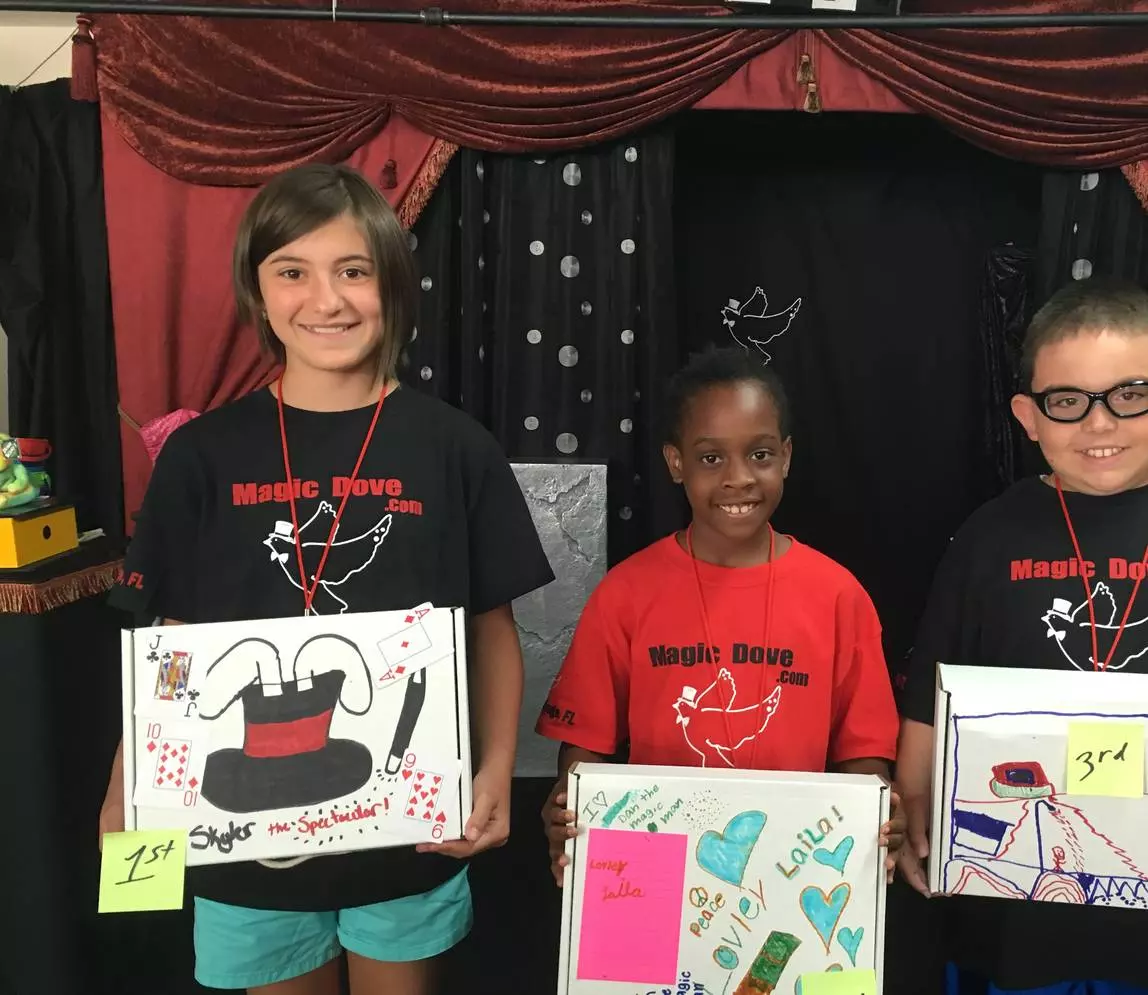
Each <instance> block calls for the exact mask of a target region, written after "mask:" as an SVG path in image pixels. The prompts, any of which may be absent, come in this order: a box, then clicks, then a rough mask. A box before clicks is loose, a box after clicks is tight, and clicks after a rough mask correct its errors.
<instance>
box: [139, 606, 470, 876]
mask: <svg viewBox="0 0 1148 995" xmlns="http://www.w3.org/2000/svg"><path fill="white" fill-rule="evenodd" d="M123 650H124V655H123V670H124V782H125V799H126V800H127V802H128V804H127V805H126V806H125V810H126V812H125V814H126V821H127V826H126V828H128V829H165V830H167V829H186V830H187V832H188V850H187V863H188V864H189V865H196V864H209V863H227V862H236V861H245V860H264V859H274V858H286V857H300V856H312V855H316V854H320V853H332V852H335V853H338V852H347V851H352V850H364V849H376V848H382V847H389V846H402V845H409V844H413V843H421V842H442V841H446V840H451V839H459V838H461V837H462V835H463V827H464V825H465V821H466V819H467V818H469V816H470V811H471V761H470V731H469V721H468V704H467V686H466V635H465V627H464V619H463V612H462V610H461V609H450V608H433V607H432V606H430V605H421V606H419V607H417V608H412V609H410V610H409V611H394V612H369V613H348V614H344V615H339V616H311V617H299V618H287V619H270V620H262V621H247V622H225V623H215V624H205V625H176V626H156V627H151V628H141V629H136V630H133V631H130V632H125V633H124V635H123Z"/></svg>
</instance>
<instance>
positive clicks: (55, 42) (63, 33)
mask: <svg viewBox="0 0 1148 995" xmlns="http://www.w3.org/2000/svg"><path fill="white" fill-rule="evenodd" d="M75 24H76V17H75V15H74V14H16V13H9V12H7V11H0V86H16V85H17V84H18V83H24V84H28V83H46V82H48V81H49V80H53V79H59V78H60V77H61V76H70V75H71V72H72V46H71V44H69V43H68V39H69V38H70V37H71V34H72V31H73V29H74V28H75ZM61 43H63V44H62V47H61V48H60V50H59V51H57V52H55V54H54V55H52V54H51V53H52V52H53V51H55V49H56V48H57V46H60V45H61ZM49 56H50V57H49ZM45 59H47V62H44V65H43V66H40V63H41V62H43V61H44V60H45ZM37 66H40V68H39V69H37V68H36V67H37ZM33 70H35V72H33ZM29 73H31V74H32V75H31V76H29ZM3 331H4V330H3V329H2V328H0V432H6V431H8V339H7V337H6V336H5V335H4V334H3Z"/></svg>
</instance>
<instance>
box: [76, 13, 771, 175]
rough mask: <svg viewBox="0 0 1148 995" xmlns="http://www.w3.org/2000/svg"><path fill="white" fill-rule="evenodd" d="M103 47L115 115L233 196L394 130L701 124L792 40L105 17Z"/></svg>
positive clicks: (520, 139) (486, 136)
mask: <svg viewBox="0 0 1148 995" xmlns="http://www.w3.org/2000/svg"><path fill="white" fill-rule="evenodd" d="M351 2H355V0H351ZM389 5H390V6H392V7H394V8H396V9H403V8H406V9H410V10H417V9H420V8H422V7H424V6H425V4H424V3H423V2H422V0H391V3H390V4H389ZM344 6H346V5H344ZM450 6H451V9H452V11H459V12H462V11H465V10H483V11H490V10H491V9H505V10H507V11H530V10H534V11H539V12H561V13H573V12H578V11H610V12H616V13H620V14H626V13H630V14H634V13H642V12H645V13H661V14H677V15H683V14H696V15H699V17H700V18H701V17H704V16H705V15H707V14H721V13H723V12H725V10H724V8H722V7H720V6H706V5H699V4H696V3H689V2H682V3H672V2H665V3H662V2H653V0H651V2H640V0H639V2H631V3H623V2H618V0H582V2H579V3H571V2H568V0H458V2H452V3H451V5H450ZM94 32H95V37H96V45H97V49H98V54H99V58H98V64H99V93H100V99H101V101H102V102H103V104H104V106H105V107H106V108H107V112H108V114H109V115H110V116H111V118H112V120H113V121H114V122H115V124H116V126H117V127H118V129H119V131H120V132H121V134H123V136H124V137H125V138H126V140H127V141H128V143H129V144H130V145H131V146H132V147H133V148H135V149H136V150H137V151H139V152H140V153H141V154H142V155H143V156H144V157H145V158H147V159H148V160H149V161H151V162H153V163H155V164H156V165H157V166H159V167H160V168H161V169H163V170H165V171H166V172H169V173H170V174H171V175H173V176H178V177H180V178H181V179H186V180H191V181H193V182H196V183H216V184H252V183H257V182H259V181H260V180H262V179H264V178H265V177H266V176H268V175H269V174H271V173H273V172H276V171H278V170H279V169H282V168H283V167H285V166H289V165H292V164H296V163H300V162H304V161H307V160H310V159H315V158H321V159H326V160H337V159H340V158H343V157H345V156H346V155H348V154H350V153H351V152H352V151H353V150H354V149H357V148H358V147H359V146H360V145H361V144H362V143H363V142H364V141H365V140H366V139H367V138H369V137H370V136H371V135H373V134H375V133H376V132H377V131H378V130H379V128H381V127H382V126H383V124H384V123H385V122H386V121H387V120H388V118H389V115H390V114H392V113H397V114H400V115H401V116H403V117H404V118H406V119H407V120H408V121H410V122H411V123H413V124H415V125H417V126H418V127H420V128H422V129H423V130H424V131H426V132H428V133H430V134H433V135H438V136H440V137H442V138H446V139H448V140H450V141H452V142H455V143H456V144H459V145H466V146H469V147H471V148H476V149H486V150H495V151H506V152H510V151H526V150H546V149H557V148H563V147H570V146H577V145H586V144H592V143H596V142H600V141H605V140H607V139H610V138H615V137H618V136H620V135H623V134H626V133H628V132H631V131H633V130H635V129H636V128H639V127H641V126H642V125H643V124H646V123H648V122H650V121H653V120H656V119H658V118H662V117H665V116H667V115H669V114H672V113H673V112H674V111H677V110H681V109H683V108H686V107H689V106H690V105H692V104H693V103H695V102H696V101H697V100H698V99H699V98H700V97H701V96H703V95H704V94H705V93H707V92H708V91H709V90H711V89H712V88H713V87H715V86H717V85H718V84H719V83H720V82H721V81H722V80H723V79H724V78H725V77H727V76H728V75H729V74H730V73H732V72H733V71H734V70H735V69H736V68H737V67H738V66H739V65H741V64H742V63H743V62H745V61H746V60H747V59H750V58H752V57H753V56H754V55H756V54H757V53H759V52H762V51H764V50H766V49H768V48H769V47H770V46H772V45H773V44H775V43H777V42H778V41H780V40H781V39H782V38H783V37H784V36H785V33H784V32H780V31H733V32H730V31H705V30H699V31H694V32H683V31H677V32H672V31H665V30H662V31H654V30H633V29H630V30H614V29H580V30H561V31H557V30H554V29H539V28H527V27H513V28H505V29H499V30H477V29H459V28H445V29H441V28H427V27H421V26H405V25H383V24H377V23H362V22H359V23H355V22H349V21H348V22H342V23H327V22H324V21H305V22H302V21H300V22H285V21H269V22H259V21H252V20H245V19H243V20H239V19H234V20H229V19H222V18H221V19H216V20H207V19H204V18H185V17H180V18H173V17H146V16H144V17H141V16H113V15H100V16H99V17H97V18H96V19H95V28H94Z"/></svg>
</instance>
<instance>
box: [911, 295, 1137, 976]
mask: <svg viewBox="0 0 1148 995" xmlns="http://www.w3.org/2000/svg"><path fill="white" fill-rule="evenodd" d="M1021 388H1022V389H1021V392H1019V393H1018V394H1017V395H1016V396H1015V397H1014V398H1013V400H1012V411H1013V414H1014V416H1015V417H1016V419H1017V421H1018V422H1020V424H1021V425H1022V426H1023V427H1024V430H1025V432H1026V433H1027V435H1028V437H1029V438H1030V439H1032V440H1033V441H1034V442H1036V443H1037V444H1038V445H1039V446H1040V449H1041V452H1042V454H1043V455H1044V458H1045V460H1046V462H1047V463H1048V466H1049V468H1050V471H1051V472H1050V473H1048V474H1045V475H1042V476H1040V477H1032V478H1029V479H1025V480H1022V481H1020V482H1019V483H1017V484H1015V485H1014V486H1013V487H1011V488H1010V489H1009V490H1008V491H1006V492H1005V493H1004V494H1002V495H1001V496H1000V497H998V498H996V499H995V500H993V501H990V502H989V503H988V504H986V505H985V506H984V507H982V508H980V509H979V510H978V511H977V512H975V513H974V514H973V516H972V517H971V518H970V519H969V520H968V521H967V522H966V523H965V525H964V526H963V527H962V528H961V529H960V531H959V532H958V533H957V535H956V537H955V538H954V539H953V541H952V543H951V544H950V546H949V549H948V551H947V552H946V554H945V557H944V559H943V560H942V562H941V565H940V567H939V569H938V572H937V575H936V578H935V580H934V584H933V588H932V592H931V594H930V598H929V603H928V605H927V607H926V610H925V614H924V617H923V618H922V621H921V625H920V629H919V632H918V637H917V643H916V646H915V648H914V650H913V652H912V654H911V655H910V659H909V661H908V665H907V670H906V673H905V674H904V675H903V685H902V692H901V703H900V704H901V715H902V724H901V737H900V743H899V747H898V752H897V785H898V790H899V791H900V794H901V797H902V802H903V805H904V807H905V810H906V814H907V817H908V821H909V840H908V842H907V843H906V845H905V846H904V847H903V848H902V850H901V856H900V867H901V871H902V873H903V875H904V877H905V878H906V880H908V881H909V883H910V884H912V885H913V887H915V888H916V889H917V890H918V891H920V892H921V893H922V894H925V895H928V894H929V891H928V883H927V879H926V875H925V871H924V858H925V857H927V855H928V852H929V843H928V839H927V831H928V825H927V819H928V813H929V797H930V791H931V784H930V781H931V776H932V754H933V727H932V723H933V702H934V694H935V682H936V665H937V663H938V662H941V663H953V664H968V665H974V666H1001V667H1029V668H1038V669H1056V668H1069V669H1076V670H1081V671H1091V670H1114V671H1123V672H1138V673H1143V672H1148V590H1145V591H1144V592H1141V591H1140V586H1141V585H1140V582H1141V579H1142V578H1143V576H1144V573H1145V564H1146V561H1148V418H1145V417H1142V416H1144V415H1145V414H1148V293H1146V292H1145V291H1144V290H1143V289H1141V288H1139V287H1137V286H1134V285H1130V284H1122V283H1115V282H1108V281H1097V280H1092V281H1082V282H1079V283H1073V284H1071V285H1070V286H1068V287H1065V288H1064V289H1063V290H1061V291H1060V292H1059V293H1057V294H1056V295H1055V296H1054V297H1053V298H1052V299H1051V300H1050V301H1049V302H1048V303H1047V304H1046V305H1045V306H1044V307H1043V308H1042V309H1041V310H1040V311H1039V312H1038V314H1037V315H1036V317H1035V318H1034V319H1033V321H1032V324H1031V325H1030V327H1029V329H1028V334H1027V336H1026V339H1025V344H1024V351H1023V356H1022V361H1021ZM1034 679H1035V678H1034ZM1084 870H1085V871H1087V868H1084ZM1134 904H1135V903H1134ZM945 911H946V912H947V913H948V915H950V916H951V917H952V926H953V929H952V931H951V932H950V934H949V935H950V937H951V940H952V943H951V945H952V947H953V951H954V959H955V961H956V964H954V965H952V967H951V970H950V983H949V989H948V995H957V993H960V995H982V993H985V995H996V993H1004V992H1026V993H1036V992H1040V993H1041V995H1148V987H1146V986H1148V944H1146V943H1144V942H1143V941H1142V940H1141V939H1140V936H1141V935H1142V934H1143V932H1144V930H1145V928H1146V927H1148V914H1146V913H1145V911H1144V910H1143V908H1142V907H1141V911H1140V913H1139V914H1137V912H1136V911H1134V909H1130V908H1128V907H1125V903H1119V904H1118V907H1115V908H1110V907H1101V906H1092V907H1087V906H1080V905H1063V904H1053V903H1050V902H1035V901H1032V902H1022V901H1010V900H1003V899H1000V898H974V897H967V896H961V897H958V898H955V899H953V901H952V903H951V905H947V906H946V910H945ZM1099 979H1103V980H1099Z"/></svg>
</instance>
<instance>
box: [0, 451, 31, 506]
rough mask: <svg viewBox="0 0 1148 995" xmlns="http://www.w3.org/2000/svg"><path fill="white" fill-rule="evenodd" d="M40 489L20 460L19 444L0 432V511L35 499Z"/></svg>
mask: <svg viewBox="0 0 1148 995" xmlns="http://www.w3.org/2000/svg"><path fill="white" fill-rule="evenodd" d="M39 496H40V489H39V488H38V487H37V486H36V485H35V484H34V483H32V480H31V478H30V477H29V476H28V471H27V469H25V467H24V464H23V463H21V462H20V444H19V443H18V442H17V441H16V440H15V439H13V438H12V437H11V436H10V435H5V434H4V433H3V432H0V512H3V511H8V510H9V509H11V508H17V507H19V506H20V505H22V504H28V503H29V502H30V501H35V500H36V499H37V498H38V497H39Z"/></svg>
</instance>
